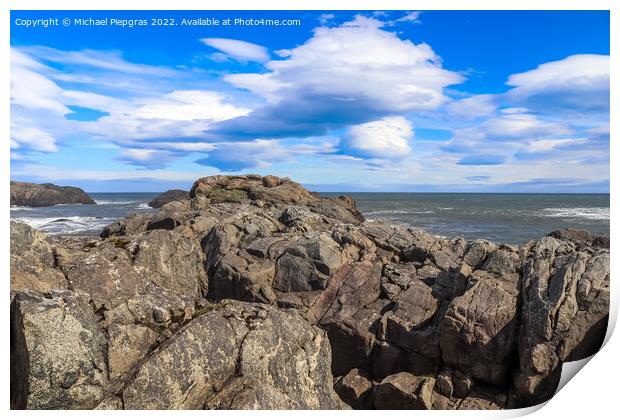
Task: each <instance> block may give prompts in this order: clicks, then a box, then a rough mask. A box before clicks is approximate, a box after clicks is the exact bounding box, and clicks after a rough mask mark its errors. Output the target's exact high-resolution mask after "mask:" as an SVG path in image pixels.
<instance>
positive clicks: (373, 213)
mask: <svg viewBox="0 0 620 420" xmlns="http://www.w3.org/2000/svg"><path fill="white" fill-rule="evenodd" d="M433 213H435V211H434V210H419V211H413V210H375V211H368V212H365V213H364V214H365V215H368V216H379V215H390V214H433Z"/></svg>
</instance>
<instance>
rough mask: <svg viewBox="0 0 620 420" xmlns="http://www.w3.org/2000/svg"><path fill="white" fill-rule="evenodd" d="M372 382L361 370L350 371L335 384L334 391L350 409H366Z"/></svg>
mask: <svg viewBox="0 0 620 420" xmlns="http://www.w3.org/2000/svg"><path fill="white" fill-rule="evenodd" d="M372 387H373V384H372V381H371V380H370V379H369V378H368V374H367V373H366V372H365V371H363V370H361V369H352V370H351V371H349V373H347V374H346V375H344V376H343V377H342V378H340V379H339V380H338V382H336V384H335V385H334V390H335V391H336V393H337V394H338V396H339V397H340V398H341V399H342V401H344V402H345V403H347V404H349V405H350V406H351V407H353V408H356V409H360V408H366V406H367V404H366V401H367V400H368V397H369V396H370V393H371V391H372Z"/></svg>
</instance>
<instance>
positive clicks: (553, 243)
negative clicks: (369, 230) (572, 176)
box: [514, 237, 610, 405]
mask: <svg viewBox="0 0 620 420" xmlns="http://www.w3.org/2000/svg"><path fill="white" fill-rule="evenodd" d="M527 257H528V258H527V260H526V262H525V265H524V269H523V275H522V276H523V279H522V281H523V298H522V299H523V304H522V307H521V317H522V323H521V328H520V332H519V361H520V372H519V374H518V375H517V377H516V379H515V387H514V388H515V392H516V394H517V397H518V398H519V399H520V400H521V402H522V403H523V404H528V405H533V404H538V403H540V402H543V401H545V400H547V399H549V398H551V396H553V394H554V392H555V389H556V387H557V383H558V381H559V379H560V373H561V365H562V363H563V362H567V361H573V360H579V359H583V358H585V357H589V356H591V355H593V354H594V353H596V352H597V351H598V350H599V348H600V347H601V345H602V342H603V339H604V337H605V332H606V330H607V321H608V317H609V262H610V261H609V251H608V250H607V249H605V248H599V249H592V248H588V247H586V248H580V247H579V246H578V247H575V245H574V242H573V241H572V240H571V241H570V242H563V241H559V240H557V239H555V238H553V237H545V238H543V239H541V240H539V241H537V242H535V243H534V244H532V245H531V247H530V248H529V250H528V252H527Z"/></svg>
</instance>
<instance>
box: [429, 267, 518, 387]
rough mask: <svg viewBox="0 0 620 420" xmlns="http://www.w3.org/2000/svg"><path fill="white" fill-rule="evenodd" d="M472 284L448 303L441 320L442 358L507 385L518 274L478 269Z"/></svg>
mask: <svg viewBox="0 0 620 420" xmlns="http://www.w3.org/2000/svg"><path fill="white" fill-rule="evenodd" d="M472 279H473V282H475V283H474V284H473V286H472V287H471V288H470V289H469V290H467V291H466V292H465V294H463V295H462V296H459V297H456V298H455V299H453V300H452V302H451V303H450V305H449V307H448V310H447V312H446V314H445V316H444V318H443V320H442V323H441V338H440V345H441V353H442V359H443V361H444V362H445V363H446V364H447V365H449V366H453V367H455V368H458V369H459V370H461V371H462V372H465V373H469V374H471V375H472V376H473V377H475V378H478V379H481V380H483V381H487V382H490V383H493V384H498V385H506V384H507V382H508V380H509V378H510V374H511V372H510V368H511V361H512V360H513V358H514V353H515V351H516V348H515V345H514V337H515V333H516V331H517V327H518V324H517V317H518V311H517V302H518V298H519V276H518V274H517V273H515V272H513V273H506V274H505V275H504V276H500V275H498V274H492V273H489V272H486V271H481V270H478V271H476V272H474V273H473V274H472Z"/></svg>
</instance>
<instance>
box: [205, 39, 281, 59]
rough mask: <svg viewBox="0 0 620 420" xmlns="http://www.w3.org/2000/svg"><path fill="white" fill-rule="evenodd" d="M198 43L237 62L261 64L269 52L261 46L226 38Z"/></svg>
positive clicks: (267, 57)
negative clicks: (218, 51)
mask: <svg viewBox="0 0 620 420" xmlns="http://www.w3.org/2000/svg"><path fill="white" fill-rule="evenodd" d="M200 41H201V42H202V43H203V44H205V45H208V46H209V47H212V48H215V49H217V50H220V51H222V52H223V53H225V54H227V55H228V56H230V57H232V58H234V59H235V60H238V61H257V62H259V63H263V62H265V61H268V60H269V51H268V50H267V48H265V47H263V46H262V45H258V44H253V43H251V42H246V41H240V40H237V39H226V38H204V39H201V40H200Z"/></svg>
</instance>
